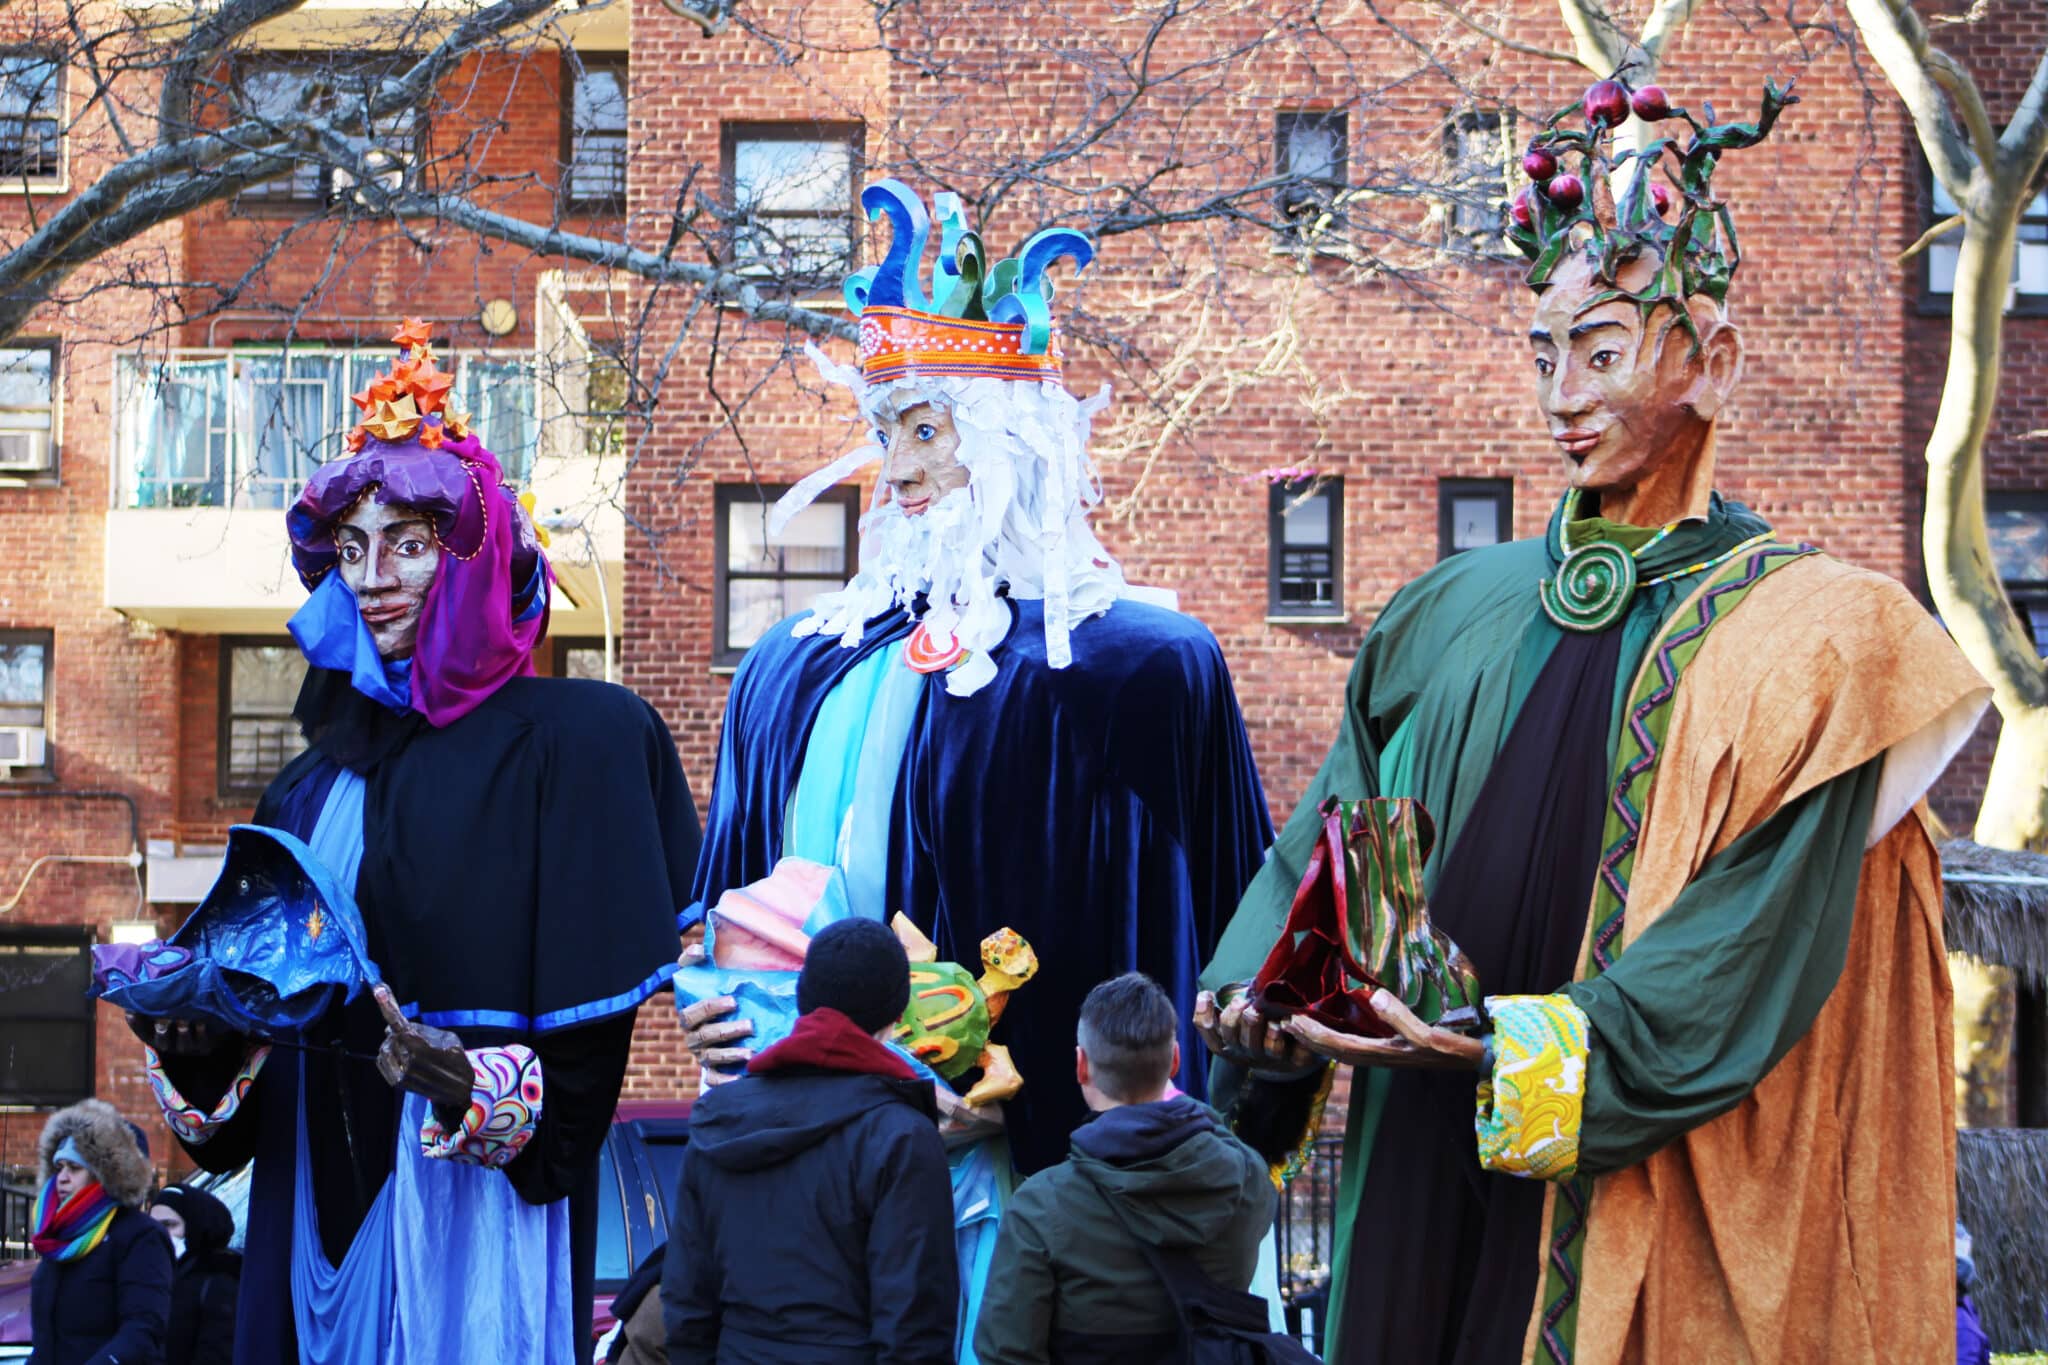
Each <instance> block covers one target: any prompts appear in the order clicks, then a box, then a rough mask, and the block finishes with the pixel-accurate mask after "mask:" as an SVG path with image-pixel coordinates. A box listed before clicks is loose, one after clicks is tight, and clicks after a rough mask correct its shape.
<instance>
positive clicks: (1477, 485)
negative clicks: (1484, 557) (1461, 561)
mask: <svg viewBox="0 0 2048 1365" xmlns="http://www.w3.org/2000/svg"><path fill="white" fill-rule="evenodd" d="M1514 527H1515V481H1514V480H1513V479H1438V480H1437V481H1436V557H1437V558H1438V559H1449V558H1450V557H1451V556H1452V555H1454V554H1461V553H1463V552H1464V551H1466V550H1477V549H1480V548H1482V547H1484V546H1487V545H1499V544H1501V543H1503V542H1505V541H1509V540H1513V539H1514Z"/></svg>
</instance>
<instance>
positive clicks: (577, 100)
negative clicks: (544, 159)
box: [562, 57, 626, 213]
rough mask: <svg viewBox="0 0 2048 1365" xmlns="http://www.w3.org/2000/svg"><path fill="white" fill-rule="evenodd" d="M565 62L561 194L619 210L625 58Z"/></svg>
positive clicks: (578, 203)
mask: <svg viewBox="0 0 2048 1365" xmlns="http://www.w3.org/2000/svg"><path fill="white" fill-rule="evenodd" d="M563 66H564V68H565V71H566V74H567V79H566V80H564V82H563V104H562V184H563V197H564V199H565V200H566V202H567V204H568V207H570V208H572V209H586V210H597V211H600V212H612V213H617V212H621V211H623V210H624V209H625V207H626V59H625V58H624V57H580V58H578V57H567V58H564V60H563ZM572 68H573V69H572Z"/></svg>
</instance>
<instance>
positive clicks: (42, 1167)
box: [36, 1100, 151, 1209]
mask: <svg viewBox="0 0 2048 1365" xmlns="http://www.w3.org/2000/svg"><path fill="white" fill-rule="evenodd" d="M66 1138H69V1139H71V1140H72V1141H74V1142H76V1143H77V1144H78V1150H79V1152H80V1154H81V1155H83V1156H84V1157H85V1164H86V1165H88V1166H90V1167H91V1168H92V1172H93V1174H94V1175H96V1176H98V1177H99V1181H100V1184H101V1186H103V1187H104V1188H105V1189H106V1192H107V1193H108V1194H110V1195H112V1196H113V1198H114V1200H115V1202H116V1203H120V1204H125V1205H127V1206H128V1207H129V1208H134V1209H139V1208H141V1207H142V1201H143V1200H144V1199H145V1198H146V1197H148V1195H149V1186H150V1180H151V1171H150V1166H149V1158H148V1157H146V1156H144V1155H143V1154H142V1148H141V1147H140V1146H138V1145H137V1144H136V1141H135V1130H134V1129H133V1128H131V1127H129V1126H128V1120H126V1119H124V1118H122V1117H121V1111H120V1110H118V1109H116V1108H114V1106H113V1105H111V1104H108V1103H107V1102H106V1101H105V1100H80V1101H79V1102H78V1103H77V1104H74V1105H72V1106H71V1107H70V1108H69V1109H59V1110H58V1111H57V1112H56V1113H54V1114H52V1115H50V1121H49V1122H48V1123H46V1124H44V1125H43V1140H42V1142H41V1144H40V1145H39V1146H38V1147H37V1148H36V1156H37V1172H36V1178H37V1182H38V1183H41V1182H43V1181H47V1180H48V1179H49V1178H50V1172H51V1170H52V1169H53V1167H54V1166H55V1164H56V1163H55V1159H56V1156H57V1149H58V1148H59V1147H62V1146H63V1145H64V1140H65V1139H66Z"/></svg>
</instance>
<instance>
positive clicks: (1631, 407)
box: [1529, 255, 1741, 496]
mask: <svg viewBox="0 0 2048 1365" xmlns="http://www.w3.org/2000/svg"><path fill="white" fill-rule="evenodd" d="M1653 269H1654V263H1653V262H1652V261H1650V260H1649V259H1647V258H1641V259H1638V260H1636V261H1634V262H1632V263H1631V264H1630V266H1629V267H1627V268H1625V269H1624V270H1623V272H1622V278H1623V283H1625V284H1627V285H1629V286H1630V287H1632V288H1633V287H1639V286H1641V285H1643V284H1646V283H1647V282H1648V279H1649V275H1650V273H1651V271H1652V270H1653ZM1608 292H1611V286H1609V285H1608V284H1606V283H1605V282H1603V281H1602V280H1600V279H1599V278H1597V268H1596V267H1595V265H1594V264H1593V263H1591V262H1590V261H1588V260H1586V258H1585V257H1584V256H1583V255H1579V256H1575V257H1574V258H1573V259H1572V260H1571V261H1570V262H1568V263H1567V264H1565V265H1563V266H1561V267H1560V268H1559V269H1558V272H1557V274H1556V276H1555V278H1554V279H1553V281H1552V283H1551V284H1550V286H1549V287H1548V288H1547V289H1545V290H1544V292H1543V293H1542V295H1541V296H1540V297H1539V298H1538V300H1537V304H1536V312H1535V316H1534V318H1533V319H1532V324H1531V327H1530V331H1529V345H1530V348H1531V351H1532V353H1533V355H1532V359H1533V361H1534V366H1535V374H1536V398H1537V402H1538V403H1539V404H1540V405H1541V407H1542V409H1543V416H1544V420H1545V422H1546V424H1547V425H1548V426H1549V428H1550V435H1551V438H1552V439H1553V440H1555V441H1556V442H1557V445H1558V449H1559V450H1561V451H1562V452H1563V454H1564V457H1565V459H1566V460H1567V461H1568V462H1569V465H1570V470H1569V475H1568V477H1569V482H1570V484H1571V486H1572V487H1573V488H1577V489H1582V490H1584V491H1586V492H1589V493H1595V494H1600V495H1603V496H1605V495H1610V494H1614V495H1629V494H1633V493H1635V492H1637V491H1638V489H1639V487H1640V486H1641V485H1643V484H1644V483H1645V482H1647V481H1651V480H1657V479H1662V480H1665V481H1668V482H1670V483H1673V484H1675V485H1682V484H1685V483H1687V482H1689V476H1690V472H1691V470H1692V467H1693V466H1694V465H1695V464H1696V463H1697V462H1698V461H1699V460H1700V458H1701V457H1702V455H1703V453H1704V452H1705V450H1706V448H1707V435H1708V432H1709V430H1710V428H1711V427H1712V424H1713V419H1714V417H1715V416H1716V415H1718V413H1719V411H1720V408H1721V406H1722V405H1723V404H1724V403H1725V402H1726V400H1727V398H1728V395H1729V393H1730V392H1731V391H1732V390H1733V388H1734V385H1735V380H1736V377H1737V373H1738V371H1739V366H1740V359H1741V349H1740V343H1739V341H1738V340H1737V337H1736V333H1735V329H1734V328H1732V327H1730V326H1728V325H1727V324H1726V323H1725V321H1724V320H1723V319H1722V317H1721V314H1720V310H1719V309H1718V308H1717V307H1715V306H1714V305H1713V304H1712V303H1710V302H1707V301H1704V300H1696V301H1695V302H1694V303H1693V305H1692V316H1693V319H1694V323H1695V325H1696V326H1697V327H1698V328H1699V330H1700V334H1701V338H1702V345H1701V348H1700V350H1699V351H1698V353H1697V354H1695V353H1694V351H1693V348H1692V341H1691V337H1690V336H1689V335H1688V334H1687V332H1686V330H1685V328H1684V327H1683V326H1681V325H1679V323H1678V321H1677V319H1676V316H1675V314H1674V313H1673V311H1672V310H1671V309H1670V308H1668V307H1664V308H1658V309H1656V310H1655V311H1654V312H1652V313H1651V314H1650V316H1649V320H1648V323H1647V325H1645V322H1644V318H1643V314H1642V311H1641V310H1640V309H1639V308H1638V307H1637V306H1636V305H1635V304H1634V303H1633V302H1632V301H1630V300H1628V299H1609V300H1606V301H1605V302H1602V301H1600V296H1601V295H1602V294H1605V293H1608Z"/></svg>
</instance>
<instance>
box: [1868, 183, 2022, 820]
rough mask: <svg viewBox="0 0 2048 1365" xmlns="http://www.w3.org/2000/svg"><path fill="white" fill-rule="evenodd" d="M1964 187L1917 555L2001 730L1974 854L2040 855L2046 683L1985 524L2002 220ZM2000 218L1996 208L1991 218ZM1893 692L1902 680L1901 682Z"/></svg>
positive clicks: (2001, 294)
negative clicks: (2028, 851)
mask: <svg viewBox="0 0 2048 1365" xmlns="http://www.w3.org/2000/svg"><path fill="white" fill-rule="evenodd" d="M1977 174H1978V177H1979V178H1980V183H1979V184H1977V185H1973V186H1971V187H1970V189H1971V193H1970V196H1969V197H1970V199H1972V200H1975V201H1977V202H1976V203H1974V204H1971V205H1969V206H1968V207H1966V208H1965V230H1964V232H1965V235H1964V237H1963V243H1962V250H1961V255H1960V258H1959V259H1958V260H1957V262H1956V284H1955V295H1954V300H1953V314H1952V317H1951V322H1950V330H1949V359H1948V378H1947V382H1946V383H1945V384H1944V385H1943V386H1942V391H1941V408H1940V411H1939V412H1938V414H1937V415H1936V417H1935V421H1934V432H1933V434H1932V435H1931V436H1930V437H1929V438H1928V441H1927V519H1926V524H1925V526H1924V528H1923V539H1922V550H1923V552H1924V555H1925V558H1926V561H1927V585H1928V589H1929V591H1930V592H1931V593H1932V595H1933V597H1934V605H1935V609H1936V610H1937V611H1939V612H1940V613H1941V617H1942V621H1943V623H1944V624H1945V625H1946V626H1947V627H1948V630H1949V633H1950V634H1951V635H1952V636H1954V637H1955V641H1956V643H1957V645H1959V646H1960V647H1961V648H1962V651H1963V654H1964V655H1965V657H1967V658H1968V659H1969V660H1970V662H1971V663H1972V664H1974V665H1976V668H1977V671H1978V672H1980V673H1982V674H1983V675H1984V676H1985V678H1986V679H1987V680H1989V681H1990V683H1991V686H1992V700H1993V702H1994V703H1995V704H1996V705H1997V707H1998V713H1999V715H2000V717H2001V718H2002V719H2003V722H2004V728H2003V732H2002V734H2001V736H2000V739H1999V745H1998V753H1997V756H1996V757H1995V758H1994V759H1993V761H1992V766H1991V780H1990V784H1989V786H1988V788H1987V790H1986V792H1985V795H1984V804H1983V806H1982V807H1981V808H1980V810H1979V813H1978V822H1977V828H1976V837H1977V839H1978V841H1979V842H1981V843H1984V844H1988V845H1991V846H1994V847H1999V848H2042V847H2044V846H2048V780H2044V775H2048V676H2044V673H2043V669H2042V661H2041V659H2040V658H2039V656H2038V655H2036V654H2035V652H2034V650H2033V648H2032V647H2031V646H2030V645H2029V644H2028V642H2027V638H2026V635H2025V633H2024V632H2023V631H2022V630H2021V628H2020V623H2019V618H2018V617H2017V616H2015V615H2014V614H2013V609H2012V604H2011V603H2010V602H2009V601H2007V600H2006V596H2005V589H2004V587H2003V585H2002V584H2001V583H2000V582H1999V578H1998V571H1997V568H1996V566H1995V565H1994V563H1993V562H1992V558H1991V544H1990V538H1989V536H1988V535H1987V534H1986V533H1985V522H1984V438H1985V434H1986V433H1987V432H1988V431H1989V430H1990V426H1991V416H1992V413H1993V411H1994V409H1995V407H1996V404H1997V401H1998V376H1999V356H2000V354H2001V351H2000V348H2001V345H2002V340H2003V337H2002V333H2003V331H2004V325H2005V297H2006V282H2007V280H2008V279H2009V278H2010V274H2011V270H2012V256H2013V239H2014V234H2015V227H2014V219H2015V216H2016V215H2014V214H2013V213H2010V212H2004V211H2000V208H1999V207H1994V208H1993V210H1992V211H1990V212H1983V211H1981V209H1980V206H1981V204H1982V202H1983V200H1984V199H1986V198H1992V199H1999V200H2002V199H2003V198H2004V196H2003V195H1997V194H1988V195H1987V194H1986V192H1985V191H1986V190H1987V188H1988V187H1987V186H1984V185H1983V184H1982V183H1981V177H1983V176H1984V175H1985V174H1986V173H1985V171H1984V170H1983V169H1981V168H1980V169H1979V170H1978V172H1977ZM2000 207H2002V206H2000ZM1901 681H1902V683H1904V682H1906V681H1907V680H1903V679H1902V680H1901Z"/></svg>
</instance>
